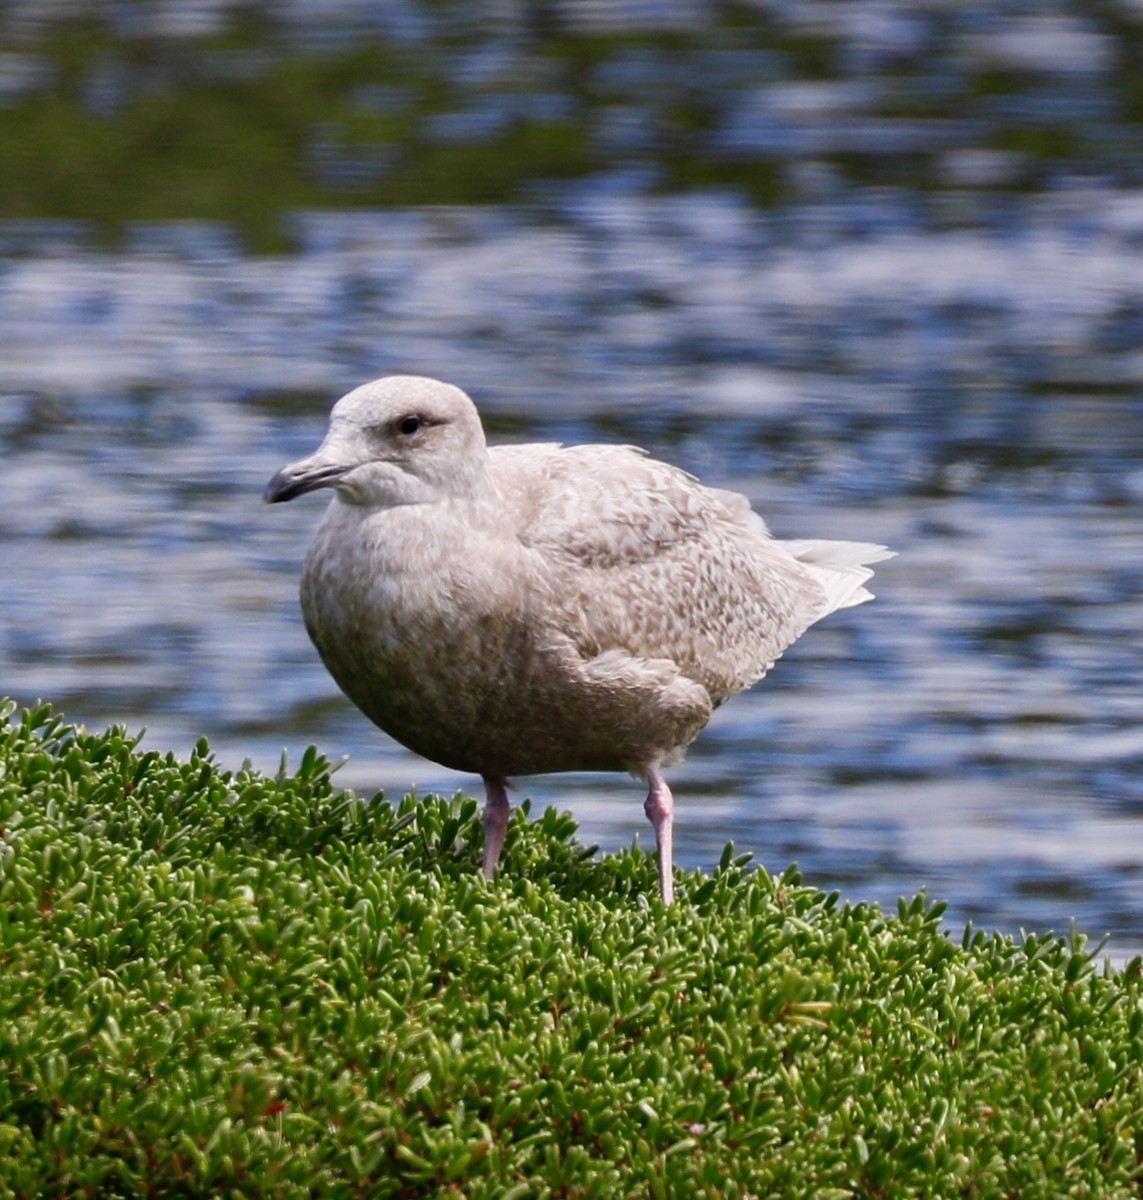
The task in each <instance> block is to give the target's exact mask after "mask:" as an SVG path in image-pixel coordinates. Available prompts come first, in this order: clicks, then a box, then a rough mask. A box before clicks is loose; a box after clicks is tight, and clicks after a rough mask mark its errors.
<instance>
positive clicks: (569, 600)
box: [264, 375, 892, 904]
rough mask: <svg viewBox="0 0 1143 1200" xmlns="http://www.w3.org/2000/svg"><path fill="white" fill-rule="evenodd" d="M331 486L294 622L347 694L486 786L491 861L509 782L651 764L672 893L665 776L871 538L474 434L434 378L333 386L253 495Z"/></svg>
mask: <svg viewBox="0 0 1143 1200" xmlns="http://www.w3.org/2000/svg"><path fill="white" fill-rule="evenodd" d="M319 488H329V489H332V490H333V493H334V494H333V497H332V499H331V501H330V503H329V506H328V507H327V509H326V511H325V515H324V517H323V518H322V521H321V524H320V525H319V527H318V531H317V536H316V538H315V540H314V543H313V546H312V547H311V549H310V551H309V553H308V555H307V556H306V560H305V565H304V567H303V570H302V582H301V607H302V614H303V618H304V620H305V626H306V630H307V632H308V633H309V636H310V638H311V639H312V641H313V643H314V645H315V646H316V648H317V651H318V653H319V655H320V656H321V659H322V661H323V662H324V664H325V666H326V668H327V669H328V670H329V672H330V674H331V675H332V676H333V678H334V680H335V681H336V683H337V684H338V686H339V687H340V688H341V690H342V691H343V692H344V693H345V694H346V696H348V697H349V699H350V700H352V701H353V703H354V704H355V705H356V706H357V707H358V708H359V709H360V710H361V711H362V712H363V713H364V714H365V715H366V716H367V717H368V718H369V719H370V720H371V721H373V722H374V724H376V725H377V726H379V727H380V728H381V729H382V730H383V731H384V732H385V733H387V734H388V735H389V736H390V737H392V738H395V739H396V740H397V741H398V742H400V743H401V744H402V745H403V746H406V747H408V748H409V749H410V750H412V751H414V752H415V753H416V754H418V755H420V756H422V757H424V758H427V759H431V760H432V761H433V762H437V763H440V764H442V765H443V766H446V767H450V768H453V769H455V770H459V771H464V772H468V773H473V774H479V775H480V776H481V777H482V778H483V781H484V786H485V793H486V804H485V809H484V833H485V837H484V857H483V868H484V874H485V876H486V877H487V878H489V879H491V878H492V877H493V874H494V872H495V870H496V866H497V863H498V861H499V858H500V851H501V848H502V846H503V843H504V838H505V834H506V831H507V827H508V816H509V808H510V806H509V801H508V792H507V789H508V786H509V783H508V781H509V778H510V777H512V776H520V775H541V774H551V773H554V772H561V771H627V772H630V773H632V774H634V775H636V776H638V777H641V778H643V779H644V780H645V782H646V784H647V789H648V790H647V798H646V801H645V803H644V811H645V812H646V814H647V817H648V818H649V819H650V821H651V824H652V826H653V828H654V831H655V841H656V846H657V850H658V872H659V892H660V896H661V898H662V901H663V903H664V904H670V903H671V902H672V900H673V898H674V877H673V871H672V863H673V836H672V830H673V819H674V816H673V814H674V799H673V797H672V794H671V790H670V788H669V787H668V786H667V782H666V778H665V776H664V771H665V770H666V768H668V767H671V766H673V765H675V764H677V763H679V762H680V761H681V760H682V758H683V755H684V753H685V751H686V748H687V746H688V745H689V744H690V742H691V741H692V740H693V739H694V738H695V737H696V735H697V734H698V733H699V731H700V730H701V729H702V728H703V727H704V726H705V725H706V723H707V721H708V720H709V719H710V716H711V713H712V712H713V711H714V709H715V708H717V707H718V706H719V705H720V704H722V703H723V702H724V701H725V700H727V699H728V698H729V697H730V696H732V695H734V694H735V693H736V692H739V691H742V690H743V689H744V688H748V687H750V686H751V685H752V684H754V683H756V682H757V681H758V680H759V679H761V678H762V676H764V675H765V674H766V672H767V671H768V670H769V669H770V668H771V667H772V666H773V664H774V662H775V661H776V660H777V658H778V657H779V656H780V655H781V654H782V652H783V651H784V650H785V649H786V647H788V646H789V645H790V644H791V643H792V642H793V641H794V640H795V639H796V638H798V637H799V636H800V635H801V634H802V633H804V632H805V630H806V629H808V628H809V626H811V625H813V624H814V623H815V622H816V621H820V620H821V619H822V618H823V617H825V616H828V615H829V614H830V613H832V612H834V611H836V610H837V609H840V608H846V607H849V606H851V605H855V604H861V603H863V602H864V601H866V600H870V599H872V595H871V593H870V592H869V591H867V590H866V588H865V587H864V586H863V585H864V584H865V582H866V581H867V580H868V579H869V578H870V576H871V575H872V574H873V572H872V571H871V570H870V569H869V564H870V563H874V562H878V561H880V560H881V559H884V558H888V557H890V556H891V554H892V552H891V551H889V550H888V549H886V548H885V547H884V546H878V545H873V544H870V543H865V542H843V541H821V540H803V541H780V540H778V539H776V538H774V537H773V536H772V535H771V534H770V532H769V530H768V529H767V527H766V525H765V523H764V522H763V520H762V518H761V517H759V516H758V515H757V514H756V513H755V512H753V511H752V510H751V508H750V504H749V502H748V501H747V499H746V498H745V497H744V496H741V495H738V494H737V493H735V492H730V491H724V490H721V489H718V488H711V487H705V486H704V485H703V484H702V483H700V482H699V481H698V480H697V479H696V478H694V476H692V475H690V474H688V473H687V472H685V471H682V470H680V469H679V468H677V467H674V466H670V465H669V464H667V463H664V462H659V461H657V460H656V459H653V458H651V457H649V456H648V455H646V454H645V453H644V452H643V451H641V450H638V449H636V448H634V447H630V446H618V445H577V446H564V445H561V444H559V443H555V442H539V443H530V444H526V445H508V446H493V447H489V446H488V445H487V444H486V441H485V436H484V429H483V427H482V425H481V422H480V416H479V414H478V413H477V410H476V406H475V405H474V404H473V402H472V400H471V399H470V398H469V397H468V396H467V395H466V394H465V393H464V392H463V391H461V390H460V388H457V387H454V386H452V385H451V384H448V383H442V382H440V381H438V380H435V379H429V378H426V377H423V376H415V375H394V376H389V377H386V378H384V379H378V380H375V381H373V382H372V383H366V384H364V385H363V386H361V387H358V388H355V389H354V390H353V391H351V392H349V393H348V394H347V395H346V396H344V397H342V399H340V400H339V401H338V402H337V403H336V404H335V405H334V407H333V411H332V413H331V414H330V423H329V430H328V432H327V434H326V437H325V439H324V440H323V441H322V443H321V445H320V446H319V447H318V449H317V450H315V451H314V453H313V454H311V455H309V456H308V457H307V458H303V459H300V460H298V461H297V462H293V463H290V464H289V465H288V466H285V467H283V468H282V470H280V471H279V472H278V473H277V474H276V475H275V476H274V477H273V478H272V479H271V480H270V482H269V484H268V485H267V488H266V491H265V497H264V498H265V500H266V501H267V502H268V503H277V502H280V501H285V500H292V499H294V498H295V497H297V496H301V495H303V494H304V493H307V492H313V491H316V490H318V489H319Z"/></svg>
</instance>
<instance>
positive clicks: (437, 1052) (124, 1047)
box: [0, 705, 1143, 1198]
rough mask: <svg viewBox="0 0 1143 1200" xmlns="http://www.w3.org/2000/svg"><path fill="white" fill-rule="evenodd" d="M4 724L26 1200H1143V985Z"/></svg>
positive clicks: (987, 942)
mask: <svg viewBox="0 0 1143 1200" xmlns="http://www.w3.org/2000/svg"><path fill="white" fill-rule="evenodd" d="M4 712H5V714H6V719H5V721H4V723H3V725H2V726H0V1195H2V1196H27V1197H31V1196H40V1195H51V1196H57V1195H58V1196H72V1195H76V1196H78V1195H92V1196H94V1195H101V1196H103V1195H123V1196H133V1195H148V1194H149V1195H164V1196H168V1195H185V1196H193V1195H206V1194H220V1195H228V1194H233V1195H235V1196H307V1195H344V1196H355V1195H370V1196H434V1195H450V1194H453V1195H458V1196H473V1197H498V1198H499V1197H510V1196H529V1197H530V1196H544V1195H553V1196H583V1197H588V1196H609V1197H610V1196H644V1195H651V1196H663V1195H675V1196H684V1195H685V1196H691V1195H698V1196H704V1195H705V1196H747V1195H754V1196H768V1195H783V1196H816V1197H821V1198H825V1197H842V1196H863V1197H879V1196H894V1197H896V1196H911V1195H917V1196H920V1195H925V1196H952V1195H958V1196H1020V1197H1022V1198H1028V1197H1037V1196H1042V1197H1059V1196H1063V1195H1076V1196H1093V1197H1094V1196H1105V1197H1116V1196H1136V1195H1138V1194H1139V1193H1140V1184H1139V1177H1140V1152H1141V1150H1143V1092H1141V1089H1140V1071H1141V1069H1143V1068H1141V1064H1143V984H1141V981H1140V971H1139V964H1138V962H1136V963H1133V964H1131V965H1130V966H1129V967H1128V969H1127V970H1126V971H1125V972H1123V973H1121V974H1116V975H1111V976H1107V975H1104V974H1103V973H1101V972H1100V971H1099V970H1097V969H1096V964H1095V963H1094V962H1093V961H1092V958H1091V956H1090V955H1089V954H1088V953H1087V952H1085V950H1084V948H1083V945H1082V940H1081V939H1073V940H1072V941H1071V942H1070V943H1065V942H1061V941H1056V940H1050V939H1048V940H1039V939H1033V938H1029V939H1028V940H1027V941H1025V942H1024V943H1023V944H1015V943H1014V942H1012V941H1011V940H1009V939H1007V938H1003V937H998V936H993V937H988V936H986V935H984V934H983V933H979V932H978V933H969V934H966V936H965V938H964V939H963V941H958V940H950V939H949V938H948V937H947V936H946V935H945V934H944V933H942V932H941V930H940V925H939V917H940V908H939V906H926V904H925V902H924V901H923V900H921V899H918V900H915V901H913V902H912V903H903V904H902V905H901V906H900V909H899V911H898V912H897V913H896V914H894V915H887V914H884V913H882V912H881V911H879V910H878V909H876V908H872V907H869V906H865V905H848V904H845V903H843V902H841V901H840V900H839V899H838V897H837V896H836V895H829V896H827V895H825V894H823V893H821V892H819V891H817V890H815V889H814V888H812V887H807V886H805V885H803V884H802V883H801V882H800V881H799V879H798V876H797V875H796V874H795V873H794V872H793V871H790V872H787V873H786V874H785V875H783V876H782V877H780V878H776V877H772V876H769V875H767V874H766V873H765V872H764V871H761V870H758V871H754V870H748V869H746V866H745V863H744V861H743V860H741V859H736V858H735V857H734V856H733V853H732V852H731V851H730V850H729V849H728V851H727V853H726V854H725V855H724V856H723V860H722V863H721V865H720V866H719V868H718V869H717V870H716V871H715V872H714V874H713V875H710V876H707V875H705V874H703V873H700V872H693V873H691V874H689V875H686V876H685V877H683V879H682V882H681V886H680V892H681V897H682V898H681V901H680V902H679V903H678V904H676V905H675V906H674V907H673V908H672V909H670V910H664V909H663V908H662V907H661V906H660V904H659V903H658V901H657V900H656V899H655V894H656V893H655V873H654V862H653V860H652V859H651V858H650V857H648V856H646V855H644V854H642V853H640V852H631V853H623V854H619V855H614V856H611V855H608V856H604V857H603V858H602V859H599V858H595V857H592V856H591V855H590V854H587V853H585V851H584V850H583V848H582V847H580V846H579V845H578V844H577V843H576V842H575V841H574V825H573V823H572V821H571V820H570V819H569V818H568V817H567V816H564V815H558V814H556V813H555V812H553V811H549V812H547V813H545V814H544V815H543V816H542V817H540V818H538V819H536V820H527V819H526V817H525V814H523V813H521V812H517V813H516V814H515V816H514V819H513V823H512V828H511V831H510V834H509V840H508V844H507V847H506V851H505V856H504V868H503V872H502V874H501V876H500V877H499V878H498V879H497V881H496V882H495V883H494V884H493V885H491V886H489V885H487V884H485V883H484V882H483V881H482V879H481V878H480V875H479V872H478V854H479V842H480V836H481V835H480V823H479V813H478V809H477V805H476V803H475V802H474V801H472V800H469V799H462V798H459V797H458V798H454V799H453V800H446V799H440V798H426V799H422V800H420V801H418V802H416V803H413V802H412V801H411V800H408V799H406V800H403V801H401V802H400V803H399V804H397V805H396V806H392V805H390V804H388V803H385V802H380V801H372V802H370V801H366V800H362V799H359V798H357V797H354V796H351V795H342V794H339V793H337V792H336V791H335V790H334V788H333V787H332V785H331V783H330V780H329V774H328V767H327V764H326V763H325V761H324V760H323V759H322V758H321V757H320V756H319V755H317V754H316V753H314V752H312V751H311V752H309V753H307V755H306V756H305V758H304V760H303V761H302V763H301V765H300V767H299V768H298V769H297V771H296V772H295V773H293V774H287V773H286V772H283V773H282V774H281V775H280V776H279V777H278V778H267V777H265V776H262V775H259V774H257V773H254V772H251V771H239V772H237V773H233V772H228V771H224V770H221V769H220V768H219V767H218V766H217V765H216V764H215V763H214V762H213V761H212V760H211V757H210V755H209V752H208V748H207V747H206V746H205V744H202V745H200V747H199V748H198V750H197V751H196V753H195V754H194V755H193V756H192V758H191V760H190V761H189V762H185V763H184V762H178V761H176V760H175V759H174V758H173V757H171V756H163V755H160V754H157V753H154V752H148V753H143V752H141V751H140V750H139V749H138V747H137V746H136V744H135V742H134V740H133V739H132V738H130V737H128V736H126V735H125V734H123V733H122V732H121V731H114V730H113V731H111V732H109V733H105V734H94V735H93V734H87V733H85V732H84V731H82V730H77V729H74V728H71V727H68V726H66V725H65V724H63V723H62V721H61V720H60V718H58V717H57V716H55V715H53V714H52V713H51V712H50V710H48V709H46V708H41V709H38V710H36V711H34V712H31V713H24V714H17V713H15V711H14V707H13V706H11V705H9V706H6V708H5V709H4Z"/></svg>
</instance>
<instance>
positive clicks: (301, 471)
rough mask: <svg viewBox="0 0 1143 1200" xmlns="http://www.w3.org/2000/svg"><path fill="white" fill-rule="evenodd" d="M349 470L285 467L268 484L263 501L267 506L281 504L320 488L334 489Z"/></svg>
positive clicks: (326, 467)
mask: <svg viewBox="0 0 1143 1200" xmlns="http://www.w3.org/2000/svg"><path fill="white" fill-rule="evenodd" d="M348 470H349V467H343V466H329V465H327V466H323V467H306V466H304V465H302V466H300V467H299V466H290V467H283V468H282V469H281V470H280V471H279V472H278V473H277V475H275V476H274V478H273V479H271V480H270V482H269V483H268V484H266V490H265V491H264V492H263V493H262V499H263V500H264V501H265V503H267V504H280V503H281V502H282V501H283V500H292V499H293V498H294V497H295V496H301V495H304V494H305V493H306V492H314V491H317V489H318V488H323V487H333V486H334V485H335V484H336V483H337V481H338V480H339V479H340V478H341V477H342V476H343V475H344V474H345V473H346V471H348Z"/></svg>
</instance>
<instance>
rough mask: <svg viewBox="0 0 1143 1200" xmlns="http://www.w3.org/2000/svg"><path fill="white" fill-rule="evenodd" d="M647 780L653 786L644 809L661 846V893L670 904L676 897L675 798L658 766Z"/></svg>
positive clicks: (649, 771) (648, 773)
mask: <svg viewBox="0 0 1143 1200" xmlns="http://www.w3.org/2000/svg"><path fill="white" fill-rule="evenodd" d="M647 782H648V783H649V784H650V785H651V787H650V790H649V791H648V792H647V800H646V802H645V803H644V805H643V811H644V812H645V813H646V814H647V817H648V818H649V820H650V822H651V824H652V825H653V826H654V828H655V844H656V845H657V846H658V847H659V895H660V896H662V898H663V903H664V904H670V903H671V902H672V901H673V900H674V898H675V879H674V875H673V874H672V867H673V858H674V851H673V838H672V829H673V826H674V822H675V798H674V796H672V795H671V789H670V788H669V787H667V781H666V780H665V779H664V778H663V777H662V775H660V774H659V772H658V770H657V769H656V768H654V767H652V768H651V769H650V770H648V772H647Z"/></svg>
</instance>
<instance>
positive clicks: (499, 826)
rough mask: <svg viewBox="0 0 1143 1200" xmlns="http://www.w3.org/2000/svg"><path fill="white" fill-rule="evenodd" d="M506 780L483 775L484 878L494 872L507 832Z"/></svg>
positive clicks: (489, 877) (509, 807)
mask: <svg viewBox="0 0 1143 1200" xmlns="http://www.w3.org/2000/svg"><path fill="white" fill-rule="evenodd" d="M507 782H508V781H507V780H506V779H491V778H489V777H488V776H487V775H486V776H485V777H484V793H485V796H486V797H487V799H486V801H485V805H484V878H485V879H491V878H492V876H493V875H494V874H495V873H496V864H497V863H498V862H499V861H500V851H501V849H502V848H503V846H504V835H505V834H506V833H507V832H508V813H509V810H510V809H511V807H512V806H511V805H510V804H509V803H508V790H507V786H506V785H507Z"/></svg>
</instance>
